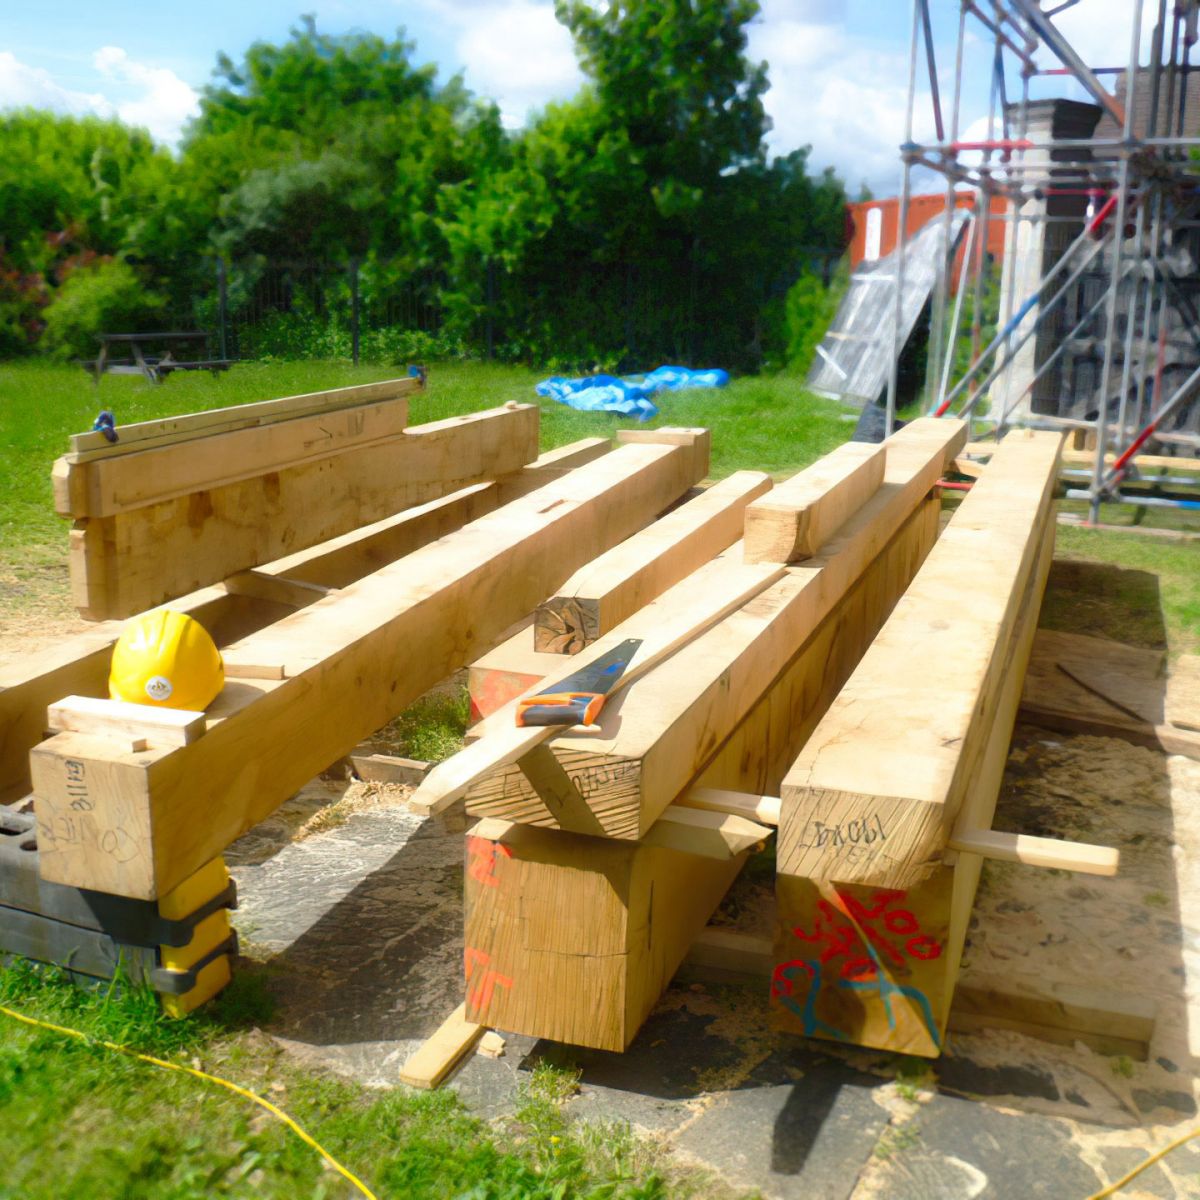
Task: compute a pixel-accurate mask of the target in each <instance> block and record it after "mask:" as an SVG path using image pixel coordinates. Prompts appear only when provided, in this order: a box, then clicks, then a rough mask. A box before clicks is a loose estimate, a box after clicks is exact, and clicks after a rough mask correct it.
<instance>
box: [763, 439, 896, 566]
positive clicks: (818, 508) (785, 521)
mask: <svg viewBox="0 0 1200 1200" xmlns="http://www.w3.org/2000/svg"><path fill="white" fill-rule="evenodd" d="M886 456H887V449H886V447H884V446H883V445H882V444H880V445H872V444H870V443H867V442H847V443H846V444H845V445H844V446H839V447H838V448H837V449H836V450H834V451H833V452H832V453H830V454H827V455H825V457H824V458H822V459H819V460H818V461H817V462H815V463H813V465H812V466H811V467H806V468H805V469H804V470H803V471H798V472H797V473H796V474H795V475H793V476H792V477H791V478H790V479H785V480H784V481H783V483H781V484H779V485H777V486H776V488H775V490H774V491H773V492H772V493H771V494H770V495H769V496H767V497H766V498H765V499H761V500H756V501H755V502H754V503H753V504H751V505H750V507H749V508H747V509H746V561H747V562H800V561H801V560H802V559H805V558H812V556H813V555H814V554H816V553H817V551H818V550H819V549H820V548H821V547H822V546H823V545H824V544H825V543H826V542H827V541H828V540H829V539H830V537H831V536H832V535H833V533H834V531H835V530H837V529H840V528H841V527H842V526H843V525H844V524H845V523H846V520H847V518H848V517H850V516H851V515H852V514H853V513H856V512H857V511H858V510H859V509H860V508H862V506H863V505H864V504H865V503H866V502H867V501H868V500H869V499H870V498H871V497H872V496H873V495H874V494H875V493H876V492H877V491H878V490H879V485H880V484H881V483H882V482H883V468H884V463H885V461H886Z"/></svg>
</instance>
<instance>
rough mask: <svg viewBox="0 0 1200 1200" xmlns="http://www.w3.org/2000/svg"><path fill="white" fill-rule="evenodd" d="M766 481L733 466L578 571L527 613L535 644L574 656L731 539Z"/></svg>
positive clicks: (767, 484)
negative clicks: (727, 473)
mask: <svg viewBox="0 0 1200 1200" xmlns="http://www.w3.org/2000/svg"><path fill="white" fill-rule="evenodd" d="M770 487H771V478H770V476H769V475H765V474H763V473H762V472H761V471H738V472H736V473H735V474H733V475H730V476H729V477H728V478H727V479H723V480H722V481H721V482H720V483H715V484H713V486H712V487H710V488H707V489H706V490H705V491H704V492H702V493H701V494H700V495H699V496H696V497H694V498H693V499H691V500H688V501H687V502H686V503H685V504H681V505H680V506H679V507H678V508H676V509H674V510H672V511H671V512H669V513H667V515H666V516H664V517H660V518H659V520H657V521H655V522H654V523H653V524H652V525H648V526H647V527H646V528H645V529H643V530H641V531H640V532H639V533H635V534H634V535H633V537H631V538H629V539H628V540H626V541H624V542H622V543H621V544H620V545H619V546H614V547H613V548H612V549H611V550H610V551H608V553H607V554H602V555H601V556H600V557H599V558H598V559H596V560H595V561H594V562H590V563H588V564H587V566H585V567H583V568H582V569H581V570H579V571H577V572H576V573H575V574H574V575H572V576H571V578H570V579H568V580H567V582H566V583H565V584H564V585H563V587H562V588H561V589H560V591H559V593H558V595H556V596H553V597H551V599H549V600H547V601H546V602H545V603H544V604H540V605H539V606H538V609H537V612H536V613H535V614H534V625H533V645H534V649H535V650H539V651H548V652H552V653H558V654H575V653H578V651H580V650H582V649H583V647H584V646H586V645H588V644H590V643H591V642H594V641H595V640H596V639H597V638H598V637H600V636H602V635H603V634H606V633H608V632H610V631H611V630H613V629H615V628H616V627H617V626H618V625H619V624H620V623H621V622H622V621H624V620H625V618H626V617H629V616H631V615H632V614H633V613H635V612H636V611H637V610H638V609H639V608H642V607H644V606H645V605H646V604H649V602H650V601H651V600H653V599H655V597H657V596H661V595H662V593H663V592H665V591H666V590H667V589H668V588H669V587H673V586H674V585H675V584H677V583H678V582H679V581H680V580H682V579H686V578H687V576H689V575H690V574H691V573H692V572H693V571H695V570H696V569H697V568H698V567H700V566H701V565H703V564H704V563H706V562H707V561H708V560H709V559H710V558H713V557H714V556H715V555H717V554H719V553H721V551H722V550H725V549H727V548H728V547H729V546H731V545H733V543H734V542H736V541H737V540H738V538H739V537H740V536H741V533H742V520H743V513H744V512H745V510H746V505H747V504H749V503H750V502H751V501H753V500H755V498H756V497H759V496H762V495H763V494H764V493H765V492H767V491H768V490H769V489H770Z"/></svg>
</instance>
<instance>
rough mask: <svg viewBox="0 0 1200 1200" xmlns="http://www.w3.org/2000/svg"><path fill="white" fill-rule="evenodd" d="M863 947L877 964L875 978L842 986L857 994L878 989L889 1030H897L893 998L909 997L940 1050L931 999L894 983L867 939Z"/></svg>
mask: <svg viewBox="0 0 1200 1200" xmlns="http://www.w3.org/2000/svg"><path fill="white" fill-rule="evenodd" d="M863 945H865V946H866V949H867V953H868V954H869V955H870V956H871V961H872V962H873V963H874V964H875V978H874V979H843V980H841V981H840V986H842V987H844V988H848V989H850V990H851V991H855V992H865V991H867V990H868V989H870V988H878V989H879V998H880V999H881V1000H882V1001H883V1011H884V1012H886V1013H887V1019H888V1028H889V1029H895V1028H896V1015H895V1013H893V1012H892V997H893V996H894V995H896V994H899V995H901V996H907V997H908V998H909V999H910V1000H915V1001H916V1002H917V1003H918V1004H919V1005H920V1007H921V1015H922V1017H923V1018H924V1020H925V1028H926V1030H928V1032H929V1036H930V1037H931V1038H932V1039H933V1044H934V1045H935V1046H937V1047H938V1048H939V1049H940V1048H941V1045H942V1039H941V1035H940V1034H939V1033H938V1028H937V1022H936V1021H934V1019H933V1009H932V1007H931V1006H930V1004H929V998H928V997H927V996H926V995H925V993H924V992H922V991H921V990H920V988H915V987H909V986H907V985H905V984H899V983H893V982H892V981H891V980H890V979H889V978H888V977H887V975H886V974H885V972H884V970H883V964H882V963H881V962H880V961H879V955H877V954H876V953H875V948H874V946H872V945H871V943H870V942H869V941H867V939H866V938H864V939H863Z"/></svg>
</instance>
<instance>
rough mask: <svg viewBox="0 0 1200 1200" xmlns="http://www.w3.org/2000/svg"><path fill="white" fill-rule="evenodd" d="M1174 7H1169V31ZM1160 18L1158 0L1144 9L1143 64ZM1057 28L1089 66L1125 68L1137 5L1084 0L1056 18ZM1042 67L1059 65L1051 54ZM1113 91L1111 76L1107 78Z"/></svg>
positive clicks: (1042, 56)
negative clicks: (1155, 22)
mask: <svg viewBox="0 0 1200 1200" xmlns="http://www.w3.org/2000/svg"><path fill="white" fill-rule="evenodd" d="M1172 8H1173V5H1168V6H1167V14H1168V31H1169V29H1170V25H1169V21H1170V13H1171V10H1172ZM1157 15H1158V5H1157V4H1156V3H1155V2H1154V0H1146V3H1145V4H1143V6H1142V62H1145V61H1146V59H1147V58H1148V57H1149V50H1150V34H1151V31H1152V30H1153V29H1154V21H1155V18H1156V16H1157ZM1052 23H1053V25H1054V26H1055V28H1057V29H1058V31H1059V32H1060V33H1061V34H1062V35H1063V36H1064V37H1065V38H1066V39H1067V41H1068V42H1070V43H1071V48H1072V49H1073V50H1075V51H1076V53H1077V54H1078V55H1079V56H1080V57H1081V58H1082V59H1083V61H1084V62H1085V63H1087V65H1088V66H1089V67H1125V66H1128V64H1129V38H1130V34H1132V33H1133V6H1132V5H1131V4H1130V2H1129V0H1082V3H1080V4H1077V5H1075V7H1074V8H1069V9H1067V10H1066V11H1065V12H1063V13H1062V14H1061V15H1059V16H1057V17H1055V18H1054V19H1053V22H1052ZM1038 61H1039V64H1040V65H1042V66H1057V65H1058V63H1057V60H1055V59H1054V56H1053V55H1052V54H1050V52H1049V51H1042V52H1041V53H1039V55H1038ZM1102 82H1103V83H1104V85H1105V87H1108V88H1110V89H1111V88H1112V86H1113V83H1114V80H1113V77H1112V76H1111V75H1107V76H1104V78H1103V80H1102Z"/></svg>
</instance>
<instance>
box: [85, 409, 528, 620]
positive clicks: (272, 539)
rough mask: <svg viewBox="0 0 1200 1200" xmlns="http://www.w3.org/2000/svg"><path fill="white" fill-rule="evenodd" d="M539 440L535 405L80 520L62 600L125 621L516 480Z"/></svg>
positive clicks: (456, 420) (433, 426) (418, 430)
mask: <svg viewBox="0 0 1200 1200" xmlns="http://www.w3.org/2000/svg"><path fill="white" fill-rule="evenodd" d="M537 428H538V410H537V408H536V406H534V405H517V406H513V407H512V408H498V409H492V410H489V411H487V412H482V413H473V414H471V415H470V416H466V417H452V418H450V419H448V420H444V421H434V422H431V423H429V424H427V425H417V426H413V427H412V428H410V429H407V430H405V431H404V432H402V433H401V434H399V435H397V436H396V437H394V438H390V439H386V440H384V441H381V442H372V443H370V444H369V445H365V446H358V447H355V448H353V449H351V450H348V451H346V452H344V453H340V454H335V455H331V456H328V457H325V458H318V459H313V460H309V461H305V462H301V463H298V464H296V465H293V466H288V467H282V468H280V469H278V470H272V471H268V472H265V473H263V474H259V475H256V476H254V477H252V478H247V479H240V480H238V481H236V482H233V483H224V484H220V485H219V486H216V487H212V488H204V489H200V490H197V491H194V492H191V493H190V494H188V495H185V496H177V497H175V498H173V499H169V500H162V501H159V502H156V503H151V504H148V505H145V506H144V507H141V508H136V509H133V510H132V511H128V512H118V513H115V514H114V515H112V516H107V517H87V518H84V519H82V520H80V521H77V522H76V524H75V528H74V529H72V531H71V536H70V568H71V589H72V599H73V601H74V603H75V605H76V607H77V608H78V609H79V610H80V612H82V613H83V614H84V615H85V616H89V617H92V618H94V619H106V618H111V617H126V616H130V615H132V614H133V613H136V612H140V611H142V610H143V609H147V608H151V607H153V606H154V605H156V604H161V603H163V602H164V601H166V600H170V599H172V598H173V597H176V596H182V595H185V594H186V593H188V592H191V591H194V590H196V589H197V588H201V587H204V586H206V585H208V584H210V583H215V582H217V581H218V580H220V579H224V578H225V577H226V576H228V575H232V574H233V573H234V572H236V571H240V570H243V569H245V568H247V567H255V566H259V565H260V564H262V563H266V562H270V561H272V560H273V559H277V558H280V557H282V556H283V555H285V554H289V553H291V552H293V551H295V550H300V549H303V548H304V547H306V546H311V545H314V544H316V543H318V542H322V541H325V540H327V539H329V538H332V537H336V536H338V535H339V534H342V533H347V532H349V531H350V530H352V529H356V528H358V527H359V526H361V525H363V524H366V523H368V522H370V521H376V520H380V519H382V518H383V517H386V516H390V515H391V514H393V513H395V512H398V511H399V510H401V509H404V508H408V507H410V506H412V505H414V504H422V503H424V502H426V501H428V500H433V499H436V498H438V497H439V496H444V495H446V494H447V493H449V492H453V491H457V490H458V489H459V488H462V487H466V486H468V485H469V484H472V483H478V482H481V481H483V480H486V479H491V478H494V477H495V476H497V475H501V474H506V473H508V472H511V471H515V470H517V469H518V468H520V467H521V466H523V465H524V464H525V463H528V462H531V461H532V460H533V459H534V458H535V457H536V456H537ZM204 444H205V443H204V440H197V441H194V442H190V443H188V446H190V447H192V448H195V447H197V446H203V445H204ZM116 461H118V462H119V461H122V460H116ZM90 465H95V464H90Z"/></svg>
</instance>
